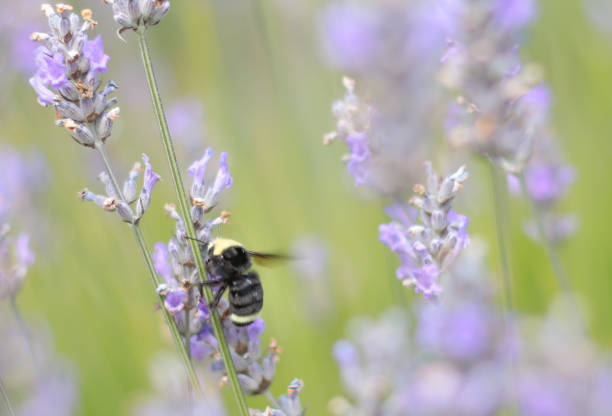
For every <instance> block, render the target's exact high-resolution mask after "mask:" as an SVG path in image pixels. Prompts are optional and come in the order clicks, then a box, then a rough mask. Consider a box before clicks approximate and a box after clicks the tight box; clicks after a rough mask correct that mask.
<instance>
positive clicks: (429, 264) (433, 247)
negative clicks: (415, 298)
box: [379, 163, 469, 298]
mask: <svg viewBox="0 0 612 416" xmlns="http://www.w3.org/2000/svg"><path fill="white" fill-rule="evenodd" d="M426 166H427V187H424V186H422V185H417V186H415V191H417V195H415V196H414V197H413V198H411V200H410V203H411V204H412V205H414V206H415V207H416V208H417V209H418V210H419V213H418V220H417V216H416V213H415V211H411V210H410V208H408V207H406V206H405V205H404V204H395V205H392V206H390V207H388V209H387V214H388V215H390V216H391V217H392V218H393V219H394V220H396V221H394V222H391V223H388V224H381V225H380V227H379V238H380V240H381V241H382V242H383V243H385V244H387V245H388V246H389V248H390V249H391V250H392V251H393V252H395V253H397V254H398V256H399V257H400V260H401V261H402V264H401V266H400V267H399V268H398V269H397V278H398V279H401V280H403V283H404V285H405V286H414V288H415V291H417V292H421V293H423V296H425V297H426V298H434V297H436V296H437V295H439V294H440V293H441V291H442V287H441V286H440V285H439V283H438V278H439V276H440V275H441V274H442V273H444V272H445V271H447V270H448V269H449V268H450V267H452V265H453V263H454V262H455V260H456V259H457V257H458V256H459V253H460V252H461V250H462V249H463V248H465V247H467V245H468V244H469V235H468V233H467V232H466V228H467V225H468V218H467V217H465V216H463V215H459V214H457V213H456V212H455V211H453V210H451V201H452V199H453V198H454V197H455V195H456V193H457V192H458V191H459V190H460V189H461V187H462V183H463V182H464V181H465V180H466V179H467V177H468V173H467V172H466V171H465V167H461V168H459V170H457V171H456V172H455V173H453V174H451V175H449V176H447V177H446V178H440V177H439V176H438V174H437V173H436V172H435V171H434V170H433V169H432V167H431V164H430V163H428V164H427V165H426Z"/></svg>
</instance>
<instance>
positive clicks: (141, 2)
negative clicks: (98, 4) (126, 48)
mask: <svg viewBox="0 0 612 416" xmlns="http://www.w3.org/2000/svg"><path fill="white" fill-rule="evenodd" d="M103 1H104V3H106V4H110V5H112V7H113V19H115V22H117V23H119V24H120V25H121V29H119V33H122V32H124V31H126V30H129V29H132V30H138V29H139V28H143V29H146V28H147V27H149V26H154V25H156V24H158V23H159V22H160V20H161V19H162V18H163V17H164V16H165V15H166V13H168V10H170V2H169V1H168V0H163V1H162V0H103Z"/></svg>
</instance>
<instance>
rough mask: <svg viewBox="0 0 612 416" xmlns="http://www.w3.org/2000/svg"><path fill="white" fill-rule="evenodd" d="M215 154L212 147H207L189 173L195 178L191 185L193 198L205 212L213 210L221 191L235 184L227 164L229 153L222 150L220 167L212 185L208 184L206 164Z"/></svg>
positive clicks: (196, 205) (195, 205)
mask: <svg viewBox="0 0 612 416" xmlns="http://www.w3.org/2000/svg"><path fill="white" fill-rule="evenodd" d="M212 155H213V151H212V149H211V148H207V149H206V152H205V153H204V156H203V157H202V159H200V160H197V161H195V162H194V163H193V164H192V165H191V166H190V167H189V169H188V171H187V172H188V173H189V175H191V177H192V178H193V185H192V186H191V200H192V202H193V204H194V207H200V208H201V209H202V211H203V213H206V212H209V211H210V210H212V209H213V208H214V207H215V206H216V205H217V203H218V202H219V196H220V194H221V191H222V190H223V189H224V188H225V189H228V188H231V186H232V184H233V179H232V175H231V174H230V173H229V168H228V166H227V153H225V152H222V153H221V155H220V156H219V169H218V170H217V175H216V176H215V180H214V182H213V184H212V186H210V185H207V184H206V182H205V178H204V175H205V173H206V165H207V164H208V161H209V160H210V158H211V157H212Z"/></svg>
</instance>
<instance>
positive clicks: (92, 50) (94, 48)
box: [83, 35, 110, 74]
mask: <svg viewBox="0 0 612 416" xmlns="http://www.w3.org/2000/svg"><path fill="white" fill-rule="evenodd" d="M83 56H85V58H87V59H88V60H89V65H91V70H92V71H97V72H99V73H101V74H103V73H105V72H106V70H107V69H108V68H107V65H108V61H109V60H110V57H109V56H108V55H105V54H104V45H103V44H102V35H98V36H97V37H96V38H95V39H94V40H88V41H86V42H85V45H83Z"/></svg>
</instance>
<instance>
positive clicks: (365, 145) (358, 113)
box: [324, 77, 374, 185]
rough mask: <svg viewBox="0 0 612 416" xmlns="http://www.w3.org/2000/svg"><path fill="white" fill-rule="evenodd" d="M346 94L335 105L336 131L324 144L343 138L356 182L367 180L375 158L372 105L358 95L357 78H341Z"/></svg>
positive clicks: (349, 166)
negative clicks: (373, 151)
mask: <svg viewBox="0 0 612 416" xmlns="http://www.w3.org/2000/svg"><path fill="white" fill-rule="evenodd" d="M342 83H343V84H344V88H346V94H345V95H344V100H342V101H336V102H335V103H334V106H333V113H334V116H335V117H336V118H337V123H336V130H335V131H333V132H331V133H328V134H326V135H325V137H324V143H325V144H329V143H330V142H331V141H332V140H334V139H336V138H340V139H342V140H344V141H345V142H346V144H347V146H348V148H349V151H350V153H349V154H347V155H345V156H344V161H345V162H346V163H347V168H348V171H349V173H350V174H351V175H352V176H353V177H354V178H355V185H363V184H366V183H368V179H369V176H370V169H369V166H368V165H369V163H370V162H371V159H372V151H371V150H370V147H371V138H370V136H371V130H372V118H373V112H374V110H373V108H372V107H371V106H370V105H369V104H368V103H365V102H363V101H362V100H361V99H360V98H359V97H358V96H357V95H356V94H355V81H354V80H352V79H350V78H348V77H344V78H343V79H342Z"/></svg>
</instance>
